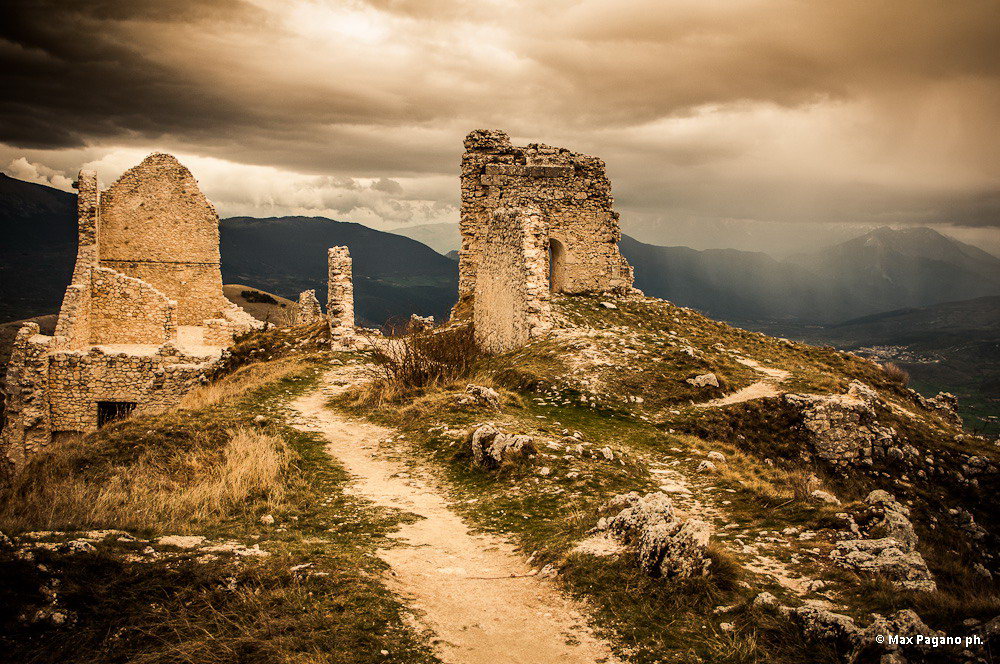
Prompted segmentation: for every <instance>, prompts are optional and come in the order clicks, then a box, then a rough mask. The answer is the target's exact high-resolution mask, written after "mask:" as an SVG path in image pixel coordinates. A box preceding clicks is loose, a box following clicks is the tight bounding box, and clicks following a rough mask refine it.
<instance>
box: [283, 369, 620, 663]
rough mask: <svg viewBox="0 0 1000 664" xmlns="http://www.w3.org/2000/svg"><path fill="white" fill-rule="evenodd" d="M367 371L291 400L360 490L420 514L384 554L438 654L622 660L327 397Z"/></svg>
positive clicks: (327, 379)
mask: <svg viewBox="0 0 1000 664" xmlns="http://www.w3.org/2000/svg"><path fill="white" fill-rule="evenodd" d="M359 380H362V377H361V376H360V375H359V374H358V373H357V372H356V370H355V371H353V372H352V369H351V368H349V367H337V368H335V369H333V370H332V371H330V372H328V373H327V374H326V375H325V376H324V377H323V380H322V382H321V385H320V387H319V388H317V389H316V390H314V391H312V392H310V393H308V394H306V395H304V396H302V397H300V398H299V399H297V400H296V401H294V402H293V403H292V407H293V409H294V410H295V412H296V413H297V416H296V417H295V420H294V421H293V426H296V427H298V428H299V429H301V430H305V431H313V432H317V433H320V434H321V435H323V436H324V437H325V438H326V440H327V441H328V445H327V450H328V452H329V453H330V454H331V456H333V457H334V458H336V459H337V460H338V461H339V462H340V463H341V464H343V466H344V467H345V468H346V470H347V471H348V472H349V473H350V474H351V475H352V476H353V477H354V481H353V482H352V485H351V487H350V489H349V490H350V491H353V492H354V493H355V494H356V495H359V496H361V497H364V498H366V499H368V500H371V501H372V502H374V503H375V504H377V505H379V506H382V507H387V508H394V509H399V510H402V511H404V512H407V513H410V514H413V515H415V516H416V517H417V519H416V520H414V521H413V522H412V523H409V524H406V525H403V526H402V527H401V528H400V529H399V530H398V531H397V532H396V533H393V534H392V537H393V538H394V539H395V540H396V541H397V542H398V545H397V546H394V547H392V548H388V549H384V550H382V551H380V554H379V555H380V556H381V557H382V558H383V559H384V560H385V561H386V562H387V563H388V564H389V566H390V568H391V571H392V577H391V578H390V579H389V583H390V586H391V587H394V590H396V592H398V593H399V594H400V595H401V596H403V597H404V598H406V600H407V601H408V603H409V605H410V606H411V607H412V608H413V609H414V610H416V611H417V612H418V613H419V616H418V620H419V621H420V622H421V623H422V626H423V627H424V628H426V629H427V630H429V631H430V632H431V633H432V637H431V641H432V643H433V644H434V646H435V648H436V650H437V651H438V655H439V656H440V657H441V658H442V659H443V660H444V661H445V662H450V663H455V664H480V663H482V664H502V663H507V662H509V663H511V664H513V663H515V662H516V663H518V664H535V663H537V664H549V663H556V662H560V663H562V662H566V663H577V662H578V663H580V664H593V663H595V662H609V663H612V662H616V661H617V660H616V659H614V657H613V656H612V655H611V650H610V648H609V647H608V646H607V644H605V643H603V642H601V641H600V640H599V639H597V638H596V637H595V636H594V635H593V634H592V633H591V632H590V630H589V629H588V628H587V625H586V618H585V616H584V615H583V613H582V609H581V607H580V606H578V605H577V604H575V603H574V602H572V601H570V600H569V599H567V598H566V597H564V596H562V595H561V593H560V592H559V591H558V590H557V589H556V588H555V587H554V585H553V584H552V583H551V582H550V581H549V580H547V579H545V578H542V577H540V576H538V575H536V574H535V572H534V571H533V570H532V568H531V567H530V565H529V564H528V561H527V560H526V559H525V558H524V557H523V556H521V555H520V554H519V553H517V552H516V551H515V550H514V548H513V547H512V546H511V545H510V544H508V543H507V542H505V541H503V540H501V539H499V538H496V537H493V536H489V535H484V534H478V533H473V532H471V531H470V530H469V528H468V527H467V526H466V525H465V523H464V522H463V521H462V519H461V518H459V516H458V515H457V514H456V513H455V512H454V511H453V510H452V509H451V508H450V507H449V505H448V502H447V500H446V498H445V496H444V493H443V492H442V491H441V490H440V489H439V488H437V487H436V486H435V483H434V481H433V480H432V479H430V478H429V477H419V476H416V475H417V474H418V473H416V472H414V470H413V469H412V468H411V467H410V466H408V465H406V464H404V463H403V462H402V461H400V460H398V459H394V458H392V456H391V451H390V449H389V448H388V446H387V447H386V448H383V446H382V443H384V442H387V441H388V440H389V439H390V438H391V437H392V436H393V435H394V432H393V431H392V430H391V429H387V428H385V427H381V426H377V425H374V424H371V423H368V422H364V421H360V420H355V419H351V418H348V417H345V416H343V415H340V414H338V413H336V412H334V411H332V410H330V409H329V408H327V407H326V401H327V400H328V399H329V398H330V397H332V396H335V395H336V394H339V393H340V392H343V391H344V390H345V389H347V387H348V386H350V385H351V384H352V383H355V382H357V381H359Z"/></svg>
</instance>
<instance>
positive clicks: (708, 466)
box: [698, 460, 718, 473]
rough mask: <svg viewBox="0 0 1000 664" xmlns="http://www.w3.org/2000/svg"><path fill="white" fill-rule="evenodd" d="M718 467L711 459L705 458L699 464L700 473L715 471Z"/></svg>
mask: <svg viewBox="0 0 1000 664" xmlns="http://www.w3.org/2000/svg"><path fill="white" fill-rule="evenodd" d="M716 470H718V468H716V466H715V464H714V463H712V462H711V461H708V460H705V461H702V462H701V463H699V464H698V472H699V473H714V472H715V471H716Z"/></svg>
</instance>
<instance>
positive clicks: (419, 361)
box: [360, 325, 486, 404]
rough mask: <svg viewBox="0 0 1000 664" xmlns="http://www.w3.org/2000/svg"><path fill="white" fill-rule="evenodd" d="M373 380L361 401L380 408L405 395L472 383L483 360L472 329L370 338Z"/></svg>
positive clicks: (410, 331) (463, 328) (457, 328)
mask: <svg viewBox="0 0 1000 664" xmlns="http://www.w3.org/2000/svg"><path fill="white" fill-rule="evenodd" d="M369 341H370V342H371V360H372V369H371V372H372V376H371V378H372V380H371V381H370V383H369V386H368V388H367V390H366V392H365V394H364V395H361V396H360V399H361V400H363V401H366V402H368V403H375V404H382V403H386V402H392V401H396V400H398V399H399V398H401V397H403V396H407V395H412V394H414V393H417V392H421V391H426V390H428V389H430V388H435V387H441V386H444V385H448V384H451V383H455V382H458V381H463V380H471V379H472V378H473V377H475V376H476V375H477V373H478V372H479V371H480V370H482V369H483V368H484V362H485V359H486V356H485V355H484V354H483V352H482V351H481V350H480V349H479V347H478V346H477V345H476V341H475V336H474V334H473V331H472V327H471V326H467V325H466V326H462V327H453V328H446V329H438V330H414V329H411V330H409V331H408V332H406V333H405V334H402V335H401V336H398V337H391V338H380V337H374V338H370V339H369Z"/></svg>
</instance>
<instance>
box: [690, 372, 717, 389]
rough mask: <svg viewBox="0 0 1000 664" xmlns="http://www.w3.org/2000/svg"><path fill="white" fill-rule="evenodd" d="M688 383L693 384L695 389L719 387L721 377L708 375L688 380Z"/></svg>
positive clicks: (712, 374)
mask: <svg viewBox="0 0 1000 664" xmlns="http://www.w3.org/2000/svg"><path fill="white" fill-rule="evenodd" d="M687 382H689V383H691V384H692V385H694V386H695V387H718V386H719V377H718V376H716V375H715V374H714V373H707V374H701V375H700V376H695V377H694V378H688V379H687Z"/></svg>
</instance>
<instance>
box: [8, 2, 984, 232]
mask: <svg viewBox="0 0 1000 664" xmlns="http://www.w3.org/2000/svg"><path fill="white" fill-rule="evenodd" d="M998 43H1000V2H997V0H950V1H947V2H946V1H943V0H823V1H811V0H602V1H581V2H571V1H565V0H538V1H537V2H536V1H534V0H528V1H525V2H509V1H500V0H474V1H470V2H465V1H460V0H370V1H368V2H362V1H357V2H334V1H316V0H118V1H114V0H90V1H88V2H76V3H70V2H66V1H65V0H8V1H7V2H6V3H4V6H3V9H0V59H2V63H0V80H2V84H3V89H4V91H5V93H4V94H3V95H0V167H2V168H3V170H4V171H5V172H7V173H8V174H10V175H13V176H15V177H20V178H23V179H29V180H33V181H37V182H46V183H50V184H52V185H54V186H58V187H63V188H68V186H69V184H70V182H71V181H72V177H73V175H74V174H75V172H76V171H77V170H78V169H79V168H80V167H81V166H83V165H88V166H90V167H95V168H97V170H98V172H99V174H100V175H101V177H102V179H103V180H104V181H105V183H108V182H110V181H111V180H113V179H114V178H115V177H116V176H117V175H118V174H120V173H121V172H122V171H123V170H124V169H126V168H127V167H129V166H131V165H133V164H134V163H136V162H137V161H139V159H141V158H142V156H144V155H145V154H146V153H148V152H150V151H152V150H164V151H169V152H172V153H174V154H176V155H178V156H179V157H180V158H181V159H182V161H183V162H184V163H185V164H186V165H188V166H189V167H190V168H191V170H192V171H193V172H194V173H195V175H196V177H198V178H199V180H200V181H201V183H202V185H203V187H204V189H205V190H206V193H207V194H208V195H209V197H210V198H211V199H212V200H213V201H214V202H215V203H216V205H217V206H218V207H219V209H220V212H221V213H222V214H223V215H235V214H251V215H258V216H265V215H268V216H270V215H281V214H288V213H298V214H320V215H326V216H331V217H334V218H337V219H341V220H345V221H358V222H361V223H365V224H369V225H372V226H375V227H378V228H383V229H393V228H399V227H400V226H403V225H412V224H424V223H438V222H455V221H456V220H457V218H458V212H457V198H458V186H457V184H458V183H457V172H458V160H459V157H460V154H461V150H462V147H461V142H462V137H463V136H464V135H465V134H466V133H467V132H468V131H469V130H471V129H474V128H478V127H488V128H503V129H506V130H507V131H508V132H509V133H510V134H511V135H512V136H513V137H514V138H515V140H519V141H522V142H528V141H538V142H545V143H550V144H554V145H562V146H565V147H570V148H572V149H576V150H579V151H582V152H587V153H590V154H596V155H598V156H601V157H603V158H604V159H605V161H606V162H607V164H608V170H609V173H610V175H611V177H612V182H613V185H614V189H615V194H616V198H617V200H618V206H619V209H620V210H621V212H622V218H623V223H624V224H625V226H626V229H627V230H628V229H634V230H635V232H636V233H639V234H642V235H643V236H644V239H650V238H652V237H653V236H656V237H658V238H659V239H660V243H662V244H692V245H699V244H700V245H702V246H726V245H727V244H728V245H733V246H746V247H752V248H766V246H767V245H768V244H771V243H773V244H774V245H775V250H780V249H782V248H788V247H785V246H784V245H788V246H789V247H790V246H792V245H795V244H796V243H800V244H801V243H809V242H818V241H822V240H823V239H825V238H827V237H833V236H834V235H836V234H837V233H840V232H844V231H843V229H844V228H845V227H847V228H849V229H854V228H864V227H867V226H871V225H883V224H886V225H935V226H936V227H938V228H941V229H942V230H945V231H947V232H950V233H952V234H954V235H956V236H958V237H961V238H962V239H965V240H967V241H973V242H975V243H976V244H978V245H979V246H982V247H983V248H986V249H989V250H992V251H995V252H997V251H1000V232H998V230H997V226H998V225H1000V159H998V158H997V155H998V154H1000V132H998V131H997V127H998V124H1000V56H998V55H997V46H996V45H997V44H998ZM761 245H763V246H761Z"/></svg>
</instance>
